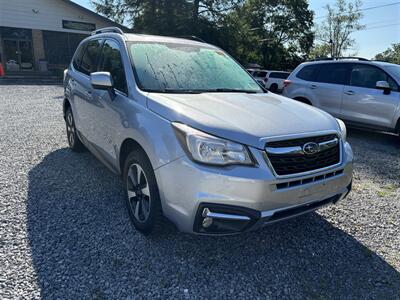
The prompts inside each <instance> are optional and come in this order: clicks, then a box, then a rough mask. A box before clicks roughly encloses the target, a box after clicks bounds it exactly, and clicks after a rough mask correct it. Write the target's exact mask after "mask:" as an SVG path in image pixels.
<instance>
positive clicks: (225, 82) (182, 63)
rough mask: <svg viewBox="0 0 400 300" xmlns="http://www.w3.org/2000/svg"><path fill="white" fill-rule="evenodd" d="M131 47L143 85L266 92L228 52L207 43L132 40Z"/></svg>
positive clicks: (145, 87)
mask: <svg viewBox="0 0 400 300" xmlns="http://www.w3.org/2000/svg"><path fill="white" fill-rule="evenodd" d="M128 48H129V51H130V54H131V58H132V60H133V65H134V70H135V73H136V77H137V80H138V81H139V86H140V88H141V89H143V90H146V91H153V92H166V93H180V92H182V93H185V92H193V93H197V92H247V93H261V92H263V91H262V89H261V88H260V86H259V85H258V84H257V82H255V80H254V79H253V78H252V77H251V76H250V75H249V74H248V73H247V72H246V71H245V70H244V69H243V68H242V67H241V66H240V65H239V64H237V63H236V62H235V61H234V60H233V59H232V58H230V57H229V56H228V55H227V54H226V53H225V52H223V51H221V50H218V49H215V48H212V47H208V46H207V45H188V44H179V43H161V42H132V43H129V44H128Z"/></svg>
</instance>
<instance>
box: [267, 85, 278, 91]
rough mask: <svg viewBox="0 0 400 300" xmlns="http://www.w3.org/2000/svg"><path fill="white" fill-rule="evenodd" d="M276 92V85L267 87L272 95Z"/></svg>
mask: <svg viewBox="0 0 400 300" xmlns="http://www.w3.org/2000/svg"><path fill="white" fill-rule="evenodd" d="M277 90H278V85H277V84H276V83H273V84H271V86H270V87H269V91H270V92H272V93H276V91H277Z"/></svg>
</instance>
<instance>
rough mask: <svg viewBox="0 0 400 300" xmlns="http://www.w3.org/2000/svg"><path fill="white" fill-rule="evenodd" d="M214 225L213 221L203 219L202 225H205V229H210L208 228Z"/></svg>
mask: <svg viewBox="0 0 400 300" xmlns="http://www.w3.org/2000/svg"><path fill="white" fill-rule="evenodd" d="M212 223H213V219H212V218H209V217H207V218H204V219H203V224H202V225H203V227H204V228H208V227H210V226H211V225H212Z"/></svg>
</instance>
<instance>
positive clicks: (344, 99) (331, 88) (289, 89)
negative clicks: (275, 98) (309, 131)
mask: <svg viewBox="0 0 400 300" xmlns="http://www.w3.org/2000/svg"><path fill="white" fill-rule="evenodd" d="M283 95H284V96H286V97H289V98H293V99H296V100H299V101H301V102H304V103H308V104H311V105H313V106H316V107H318V108H321V109H323V110H325V111H327V112H328V113H330V114H332V115H333V116H335V117H337V118H340V119H342V120H344V121H345V122H346V123H347V124H349V125H352V126H356V127H362V128H367V129H374V130H380V131H389V132H394V133H400V66H399V65H395V64H389V63H384V62H378V61H369V60H366V59H360V58H350V59H339V60H331V61H328V60H326V61H313V62H306V63H302V64H301V65H299V66H298V67H297V68H296V69H295V70H294V71H293V72H292V74H290V76H289V77H288V80H286V81H285V87H284V90H283Z"/></svg>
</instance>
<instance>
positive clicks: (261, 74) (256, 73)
mask: <svg viewBox="0 0 400 300" xmlns="http://www.w3.org/2000/svg"><path fill="white" fill-rule="evenodd" d="M247 71H248V72H249V73H250V74H251V75H252V76H253V77H254V78H255V79H256V80H257V81H258V82H259V83H260V84H262V86H263V87H265V88H266V89H268V90H269V91H271V92H273V93H275V92H278V91H282V89H283V82H284V81H285V79H286V78H288V76H289V75H290V73H289V72H283V71H268V70H254V69H248V70H247Z"/></svg>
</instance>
